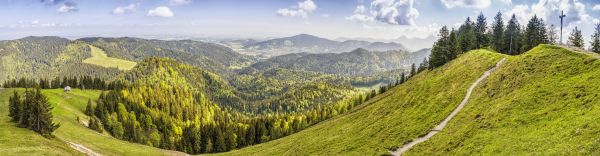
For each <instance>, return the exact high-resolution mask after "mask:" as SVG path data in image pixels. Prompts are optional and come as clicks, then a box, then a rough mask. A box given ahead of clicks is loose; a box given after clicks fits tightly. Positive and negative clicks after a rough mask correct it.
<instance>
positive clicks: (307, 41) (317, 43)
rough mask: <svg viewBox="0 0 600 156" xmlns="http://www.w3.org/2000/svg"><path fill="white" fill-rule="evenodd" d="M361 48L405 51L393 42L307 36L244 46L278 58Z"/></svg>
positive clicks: (255, 51)
mask: <svg viewBox="0 0 600 156" xmlns="http://www.w3.org/2000/svg"><path fill="white" fill-rule="evenodd" d="M358 48H363V49H366V50H369V51H388V50H407V49H406V47H404V45H402V44H399V43H394V42H388V43H384V42H368V41H360V40H346V41H342V42H340V41H335V40H330V39H325V38H321V37H317V36H313V35H308V34H300V35H295V36H291V37H284V38H276V39H271V40H267V41H262V42H257V43H252V42H250V44H247V45H245V46H244V47H243V48H242V49H243V50H244V51H246V52H254V53H260V54H262V55H268V56H278V55H285V54H291V53H342V52H349V51H352V50H354V49H358Z"/></svg>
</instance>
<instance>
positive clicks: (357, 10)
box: [354, 5, 367, 14]
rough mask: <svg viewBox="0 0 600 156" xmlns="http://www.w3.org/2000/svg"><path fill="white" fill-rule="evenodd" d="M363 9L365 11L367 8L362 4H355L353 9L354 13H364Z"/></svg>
mask: <svg viewBox="0 0 600 156" xmlns="http://www.w3.org/2000/svg"><path fill="white" fill-rule="evenodd" d="M365 11H367V8H366V7H365V6H364V5H359V6H356V9H354V13H355V14H362V13H365Z"/></svg>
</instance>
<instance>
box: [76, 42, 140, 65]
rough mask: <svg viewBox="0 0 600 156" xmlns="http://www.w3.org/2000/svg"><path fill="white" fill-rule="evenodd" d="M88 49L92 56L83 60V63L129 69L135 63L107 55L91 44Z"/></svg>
mask: <svg viewBox="0 0 600 156" xmlns="http://www.w3.org/2000/svg"><path fill="white" fill-rule="evenodd" d="M90 51H91V53H92V57H90V58H87V59H85V60H83V63H88V64H93V65H98V66H102V67H107V68H115V67H116V68H119V70H131V69H132V68H133V67H134V66H135V65H136V63H135V62H132V61H127V60H122V59H118V58H112V57H108V56H107V55H106V53H105V52H104V50H102V49H100V48H98V47H95V46H91V45H90Z"/></svg>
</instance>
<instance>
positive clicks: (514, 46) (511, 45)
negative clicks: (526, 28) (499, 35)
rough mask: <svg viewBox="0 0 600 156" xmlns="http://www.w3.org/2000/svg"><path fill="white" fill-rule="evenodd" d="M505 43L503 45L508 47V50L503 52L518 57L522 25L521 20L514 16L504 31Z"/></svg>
mask: <svg viewBox="0 0 600 156" xmlns="http://www.w3.org/2000/svg"><path fill="white" fill-rule="evenodd" d="M503 36H504V41H503V44H504V45H505V46H506V49H505V50H504V51H502V52H503V53H505V54H509V55H516V54H519V51H520V49H521V43H522V42H521V25H519V20H517V17H516V16H515V15H514V14H513V15H512V17H511V18H510V20H509V21H508V24H507V25H506V30H505V31H504V35H503Z"/></svg>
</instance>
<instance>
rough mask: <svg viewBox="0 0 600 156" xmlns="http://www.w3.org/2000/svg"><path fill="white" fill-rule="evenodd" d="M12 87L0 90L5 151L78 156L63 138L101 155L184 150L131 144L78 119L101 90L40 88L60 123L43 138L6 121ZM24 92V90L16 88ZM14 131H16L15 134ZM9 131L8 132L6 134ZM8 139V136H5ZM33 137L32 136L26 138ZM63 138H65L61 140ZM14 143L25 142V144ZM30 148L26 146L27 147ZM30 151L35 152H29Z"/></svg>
mask: <svg viewBox="0 0 600 156" xmlns="http://www.w3.org/2000/svg"><path fill="white" fill-rule="evenodd" d="M12 90H13V89H6V90H4V91H0V95H1V96H0V102H1V103H0V104H1V106H0V115H1V117H0V133H1V134H6V133H8V134H7V136H9V137H4V135H3V137H1V138H0V151H3V150H7V151H8V152H9V153H14V154H15V155H81V154H79V153H78V152H76V151H73V150H71V149H70V148H69V147H68V145H66V143H65V142H64V141H69V142H74V143H78V144H82V145H84V146H86V147H87V148H90V149H92V150H94V151H95V152H97V153H100V154H103V155H181V154H183V153H180V152H175V151H167V150H162V149H158V148H153V147H149V146H145V145H141V144H135V143H130V142H127V141H122V140H118V139H115V138H113V137H111V136H110V135H108V134H106V133H105V134H100V133H97V132H95V131H93V130H90V129H88V128H87V127H85V126H84V125H83V124H81V123H80V122H78V121H77V117H80V118H81V119H87V116H86V115H85V114H84V113H83V110H85V106H86V104H87V101H88V99H92V100H93V101H95V100H96V99H97V98H98V96H99V94H100V91H93V90H85V91H82V90H78V89H75V90H73V91H71V92H69V93H65V92H64V91H62V89H51V90H43V91H42V92H43V94H44V95H46V96H47V97H48V99H49V101H50V103H51V104H52V105H53V106H54V109H53V112H52V113H53V115H54V122H56V123H60V128H58V129H57V130H56V131H55V132H54V133H53V134H54V135H55V136H56V139H50V140H48V139H45V138H43V137H41V136H40V135H39V134H37V133H34V132H33V131H30V130H27V129H21V128H16V127H15V126H14V125H12V123H10V122H9V118H8V115H7V114H8V113H7V112H8V110H7V109H8V106H7V105H8V104H7V103H8V102H7V101H8V97H9V95H12ZM18 90H19V91H21V92H22V91H23V90H24V89H18ZM13 131H16V132H18V133H14V132H13ZM9 132H10V133H9ZM5 138H7V139H5ZM25 138H32V139H25ZM63 140H64V141H63ZM14 142H19V143H18V144H16V145H27V146H24V147H21V146H16V145H15V144H13V143H14ZM30 146H31V148H32V149H29V148H28V147H30ZM30 151H33V152H35V153H34V154H30V153H31V152H30Z"/></svg>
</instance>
